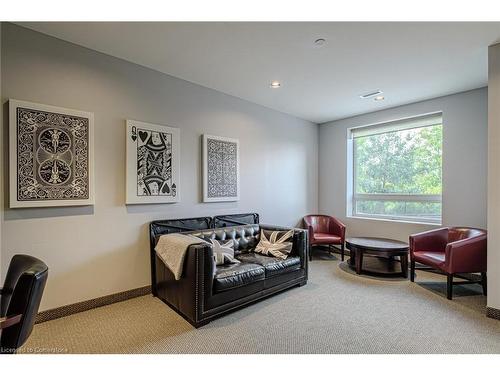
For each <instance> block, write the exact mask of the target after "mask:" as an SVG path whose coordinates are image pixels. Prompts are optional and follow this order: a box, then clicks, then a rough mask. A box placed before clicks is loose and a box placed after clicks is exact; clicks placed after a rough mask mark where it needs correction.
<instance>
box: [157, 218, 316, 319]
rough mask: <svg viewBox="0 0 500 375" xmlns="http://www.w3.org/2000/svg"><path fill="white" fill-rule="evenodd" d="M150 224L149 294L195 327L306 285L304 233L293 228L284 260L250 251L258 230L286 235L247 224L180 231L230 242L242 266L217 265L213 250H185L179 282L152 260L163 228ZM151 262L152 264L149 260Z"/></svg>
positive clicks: (206, 245) (204, 246)
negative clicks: (287, 290) (150, 280)
mask: <svg viewBox="0 0 500 375" xmlns="http://www.w3.org/2000/svg"><path fill="white" fill-rule="evenodd" d="M154 225H155V223H154V222H153V223H152V224H151V236H152V238H151V251H152V254H151V255H152V263H153V264H152V271H153V273H154V275H152V280H153V285H152V290H153V295H155V296H156V297H158V298H160V299H161V300H162V301H163V302H165V303H166V304H167V305H169V306H170V307H171V308H173V309H174V310H175V311H177V312H178V313H179V314H180V315H181V316H183V317H184V318H185V319H186V320H187V321H188V322H189V323H191V324H192V325H193V326H195V327H200V326H202V325H205V324H207V323H208V322H210V321H211V320H213V319H214V318H216V317H218V316H220V315H222V314H224V313H227V312H229V311H231V310H234V309H236V308H239V307H242V306H245V305H247V304H249V303H252V302H254V301H257V300H260V299H262V298H265V297H267V296H270V295H272V294H275V293H277V292H280V291H282V290H285V289H287V288H291V287H293V286H302V285H305V284H306V282H307V261H308V258H307V252H308V245H307V243H308V242H307V241H308V239H307V231H305V230H302V229H294V236H293V248H292V252H291V254H290V255H289V256H288V257H287V259H285V260H283V259H279V258H274V257H269V256H265V255H261V254H257V253H254V252H252V249H253V248H254V247H255V246H256V245H257V243H258V242H259V240H260V230H261V229H265V230H289V229H291V228H282V227H275V226H269V225H262V224H250V225H241V226H234V227H224V228H215V229H200V230H196V231H189V232H184V233H186V234H192V235H195V236H198V237H200V238H205V239H208V238H214V239H217V240H221V241H227V240H229V239H232V240H234V248H235V255H236V258H237V259H238V260H240V261H241V263H238V264H229V265H222V266H215V264H214V261H213V252H212V246H211V245H210V244H209V243H202V244H196V245H191V246H189V248H188V250H187V253H186V257H185V259H184V269H183V274H182V277H181V279H180V280H177V281H176V280H175V279H174V276H173V274H172V273H171V272H170V270H169V269H168V268H167V267H166V266H165V265H164V264H163V262H162V261H161V260H160V259H159V258H158V257H157V256H156V254H155V252H154V245H155V244H156V241H157V240H158V238H159V236H161V235H162V234H163V233H161V232H162V231H161V227H155V226H154ZM153 258H154V261H153Z"/></svg>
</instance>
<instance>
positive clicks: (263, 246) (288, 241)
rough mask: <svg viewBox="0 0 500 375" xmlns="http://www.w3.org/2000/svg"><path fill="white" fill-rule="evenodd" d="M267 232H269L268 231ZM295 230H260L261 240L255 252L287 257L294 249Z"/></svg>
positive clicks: (282, 257)
mask: <svg viewBox="0 0 500 375" xmlns="http://www.w3.org/2000/svg"><path fill="white" fill-rule="evenodd" d="M266 232H267V233H266ZM292 241H293V230H289V231H288V232H286V231H274V232H272V231H264V230H261V231H260V241H259V243H258V244H257V246H256V247H255V249H254V252H256V253H259V254H262V255H268V256H272V257H276V258H281V259H286V258H287V257H288V255H290V253H291V251H292V245H293V242H292Z"/></svg>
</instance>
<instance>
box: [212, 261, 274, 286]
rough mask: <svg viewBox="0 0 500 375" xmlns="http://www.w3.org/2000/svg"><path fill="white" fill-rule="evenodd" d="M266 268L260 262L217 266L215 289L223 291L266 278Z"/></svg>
mask: <svg viewBox="0 0 500 375" xmlns="http://www.w3.org/2000/svg"><path fill="white" fill-rule="evenodd" d="M264 278H265V270H264V267H262V266H261V265H259V264H255V263H243V262H242V263H238V264H225V265H221V266H217V267H216V269H215V275H214V290H215V292H222V291H225V290H229V289H233V288H238V287H241V286H243V285H247V284H251V283H253V282H256V281H260V280H264Z"/></svg>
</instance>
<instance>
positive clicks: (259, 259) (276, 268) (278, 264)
mask: <svg viewBox="0 0 500 375" xmlns="http://www.w3.org/2000/svg"><path fill="white" fill-rule="evenodd" d="M237 259H238V260H240V261H241V262H242V264H247V263H256V264H259V265H261V266H263V267H264V269H265V271H266V278H268V277H273V276H277V275H281V274H284V273H287V272H291V271H295V270H298V269H299V268H300V257H288V258H286V259H281V258H275V257H269V256H266V255H260V254H256V253H249V254H241V255H239V256H237Z"/></svg>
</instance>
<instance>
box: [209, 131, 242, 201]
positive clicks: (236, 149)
mask: <svg viewBox="0 0 500 375" xmlns="http://www.w3.org/2000/svg"><path fill="white" fill-rule="evenodd" d="M202 152H203V201H204V202H224V201H237V200H239V199H240V165H239V163H240V160H239V159H240V156H239V153H240V144H239V141H238V140H237V139H233V138H226V137H218V136H214V135H207V134H204V135H203V150H202Z"/></svg>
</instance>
